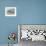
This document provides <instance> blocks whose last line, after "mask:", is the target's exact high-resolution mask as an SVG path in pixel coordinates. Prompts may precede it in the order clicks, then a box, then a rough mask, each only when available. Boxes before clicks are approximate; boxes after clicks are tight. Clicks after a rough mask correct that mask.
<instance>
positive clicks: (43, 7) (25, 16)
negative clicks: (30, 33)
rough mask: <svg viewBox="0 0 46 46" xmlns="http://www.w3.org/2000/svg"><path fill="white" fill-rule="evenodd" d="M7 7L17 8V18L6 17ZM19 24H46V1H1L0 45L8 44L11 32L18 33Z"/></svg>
mask: <svg viewBox="0 0 46 46" xmlns="http://www.w3.org/2000/svg"><path fill="white" fill-rule="evenodd" d="M7 6H15V7H16V8H17V16H16V17H6V16H5V7H7ZM17 24H46V0H3V1H2V0H1V1H0V44H1V43H8V39H7V36H8V34H9V32H17ZM16 42H17V40H16Z"/></svg>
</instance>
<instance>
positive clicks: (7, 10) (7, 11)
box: [5, 7, 16, 16]
mask: <svg viewBox="0 0 46 46" xmlns="http://www.w3.org/2000/svg"><path fill="white" fill-rule="evenodd" d="M5 16H16V7H5Z"/></svg>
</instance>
